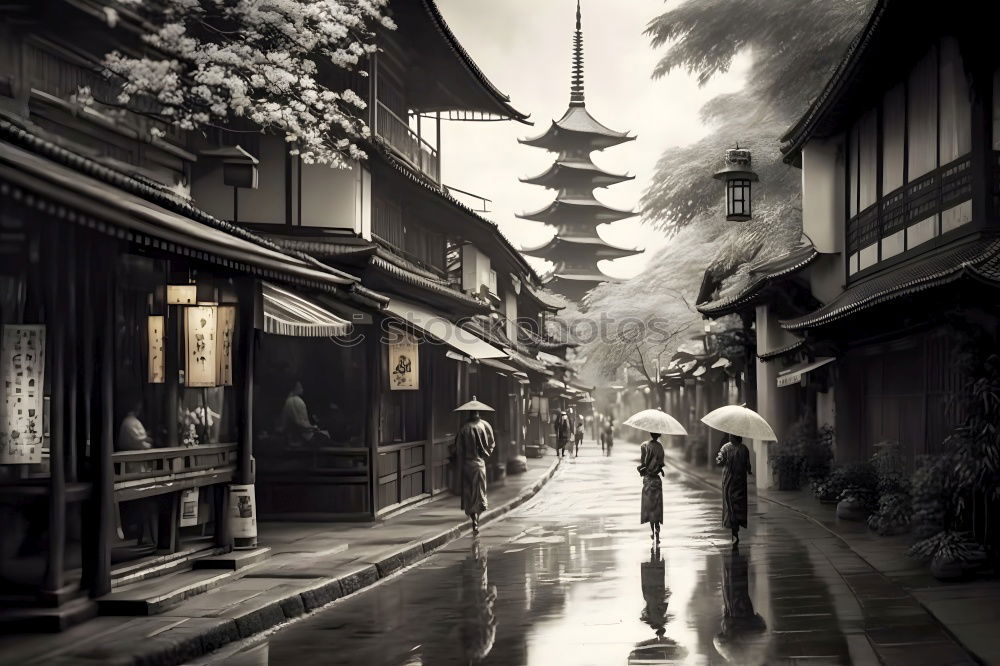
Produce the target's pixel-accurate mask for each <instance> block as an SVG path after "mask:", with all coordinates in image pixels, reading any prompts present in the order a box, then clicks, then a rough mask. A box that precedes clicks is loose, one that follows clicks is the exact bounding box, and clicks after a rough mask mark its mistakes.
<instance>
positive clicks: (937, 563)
mask: <svg viewBox="0 0 1000 666" xmlns="http://www.w3.org/2000/svg"><path fill="white" fill-rule="evenodd" d="M910 555H911V556H913V557H916V558H917V559H919V560H921V561H923V562H930V565H931V575H932V576H934V577H935V578H937V579H938V580H955V579H958V578H964V577H966V576H967V575H968V574H969V573H970V572H972V571H974V570H975V569H977V568H979V566H980V565H982V563H983V562H984V561H985V560H986V551H985V550H984V549H983V547H982V546H981V545H980V544H978V543H976V541H975V539H973V538H972V534H971V533H969V532H954V531H951V530H942V531H941V532H938V533H937V534H935V535H934V536H932V537H929V538H927V539H923V540H921V541H918V542H917V543H915V544H913V547H911V548H910Z"/></svg>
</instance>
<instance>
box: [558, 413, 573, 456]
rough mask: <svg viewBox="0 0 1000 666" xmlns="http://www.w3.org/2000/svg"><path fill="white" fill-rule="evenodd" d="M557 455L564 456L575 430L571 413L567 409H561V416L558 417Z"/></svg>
mask: <svg viewBox="0 0 1000 666" xmlns="http://www.w3.org/2000/svg"><path fill="white" fill-rule="evenodd" d="M555 427H556V455H558V456H559V457H560V458H562V457H563V454H564V452H565V451H566V445H567V444H569V438H570V435H571V434H572V432H573V426H572V425H571V424H570V422H569V415H568V414H567V413H566V412H565V410H560V411H559V416H558V417H557V418H556V426H555Z"/></svg>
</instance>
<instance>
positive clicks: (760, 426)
mask: <svg viewBox="0 0 1000 666" xmlns="http://www.w3.org/2000/svg"><path fill="white" fill-rule="evenodd" d="M701 422H702V423H704V424H705V425H707V426H709V427H711V428H715V429H716V430H721V431H722V432H728V433H729V434H730V435H738V436H740V437H748V438H750V439H761V440H767V441H772V442H776V441H778V437H777V436H776V435H775V434H774V430H772V429H771V426H770V425H768V423H767V421H765V420H764V417H763V416H761V415H760V414H758V413H757V412H755V411H753V410H752V409H747V408H746V407H744V406H742V405H726V406H725V407H719V408H718V409H715V410H712V411H711V412H709V413H708V414H705V416H703V417H701Z"/></svg>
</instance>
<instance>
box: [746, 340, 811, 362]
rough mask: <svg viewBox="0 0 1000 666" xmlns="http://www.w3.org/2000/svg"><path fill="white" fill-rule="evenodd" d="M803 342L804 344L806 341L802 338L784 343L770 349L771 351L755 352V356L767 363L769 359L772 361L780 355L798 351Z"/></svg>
mask: <svg viewBox="0 0 1000 666" xmlns="http://www.w3.org/2000/svg"><path fill="white" fill-rule="evenodd" d="M805 344H806V341H805V340H804V339H803V340H796V341H795V342H793V343H791V344H790V345H785V346H784V347H778V348H777V349H772V350H771V351H769V352H764V353H763V354H757V358H759V359H760V360H762V361H764V363H768V362H769V361H773V360H774V359H776V358H780V357H782V356H784V355H785V354H791V353H792V352H794V351H798V350H799V349H801V348H802V347H803V346H804V345H805Z"/></svg>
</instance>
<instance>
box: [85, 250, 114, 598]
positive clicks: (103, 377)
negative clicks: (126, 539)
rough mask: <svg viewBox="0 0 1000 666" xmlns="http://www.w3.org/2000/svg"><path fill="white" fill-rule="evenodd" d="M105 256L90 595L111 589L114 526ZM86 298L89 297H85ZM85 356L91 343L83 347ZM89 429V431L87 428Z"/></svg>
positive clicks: (109, 293)
mask: <svg viewBox="0 0 1000 666" xmlns="http://www.w3.org/2000/svg"><path fill="white" fill-rule="evenodd" d="M101 254H102V255H103V256H105V257H106V262H105V265H104V267H103V269H102V270H101V280H99V281H98V284H97V285H96V286H97V287H99V288H100V289H101V297H100V298H99V299H98V303H99V307H98V308H96V312H97V313H99V316H100V317H101V319H100V325H101V351H100V355H99V358H100V392H99V398H98V404H99V406H100V438H99V439H98V440H97V447H96V456H95V457H96V459H97V464H96V466H95V467H96V471H97V474H96V484H95V488H94V492H95V494H96V495H97V502H96V504H97V522H98V531H97V548H96V550H97V563H96V567H95V573H94V582H93V585H92V592H91V593H92V594H93V596H95V597H97V596H101V595H103V594H107V593H108V592H110V591H111V541H112V538H111V535H112V534H114V531H115V529H116V525H115V515H116V513H117V511H116V510H115V502H114V465H113V462H112V458H111V454H112V453H113V452H114V437H115V432H114V429H115V402H114V401H115V273H114V263H113V261H114V253H113V252H106V253H101ZM88 302H90V299H89V297H88ZM91 319H93V317H87V320H88V323H87V324H86V325H85V326H86V328H85V338H89V339H90V344H91V345H93V328H94V327H93V325H92V324H90V323H89V320H91ZM87 351H88V354H87V357H88V358H89V357H90V352H91V351H93V347H87ZM88 373H90V374H91V375H92V373H93V363H92V362H87V363H86V364H85V372H84V374H85V375H86V374H88ZM87 386H88V388H87V390H86V391H85V393H84V396H85V398H84V401H85V402H87V403H88V404H89V402H90V385H89V384H88V385H87ZM86 418H87V420H88V423H89V421H90V418H91V417H90V411H89V410H88V411H87V417H86ZM88 432H89V431H88Z"/></svg>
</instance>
